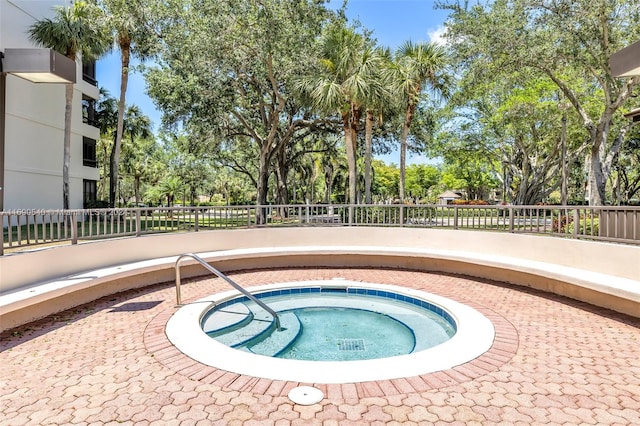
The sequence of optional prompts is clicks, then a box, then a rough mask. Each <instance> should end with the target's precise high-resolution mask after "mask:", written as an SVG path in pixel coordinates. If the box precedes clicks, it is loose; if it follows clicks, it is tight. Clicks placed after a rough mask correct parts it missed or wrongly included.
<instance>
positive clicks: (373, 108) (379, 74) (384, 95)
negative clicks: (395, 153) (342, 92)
mask: <svg viewBox="0 0 640 426" xmlns="http://www.w3.org/2000/svg"><path fill="white" fill-rule="evenodd" d="M374 54H375V55H377V56H378V57H377V58H376V59H375V60H376V61H377V62H378V63H379V64H380V67H379V68H377V69H374V74H372V75H371V76H369V78H370V80H371V90H370V91H369V94H368V96H367V99H366V115H365V125H364V129H365V130H364V146H365V151H364V199H365V203H366V204H371V183H372V179H373V177H372V174H373V169H372V166H371V161H372V159H373V146H372V145H373V128H374V125H375V123H376V120H377V122H378V124H379V125H380V124H382V120H383V110H384V109H385V106H386V105H388V104H389V103H390V102H391V96H392V95H391V92H390V90H389V81H388V73H385V72H384V67H383V66H382V65H383V64H384V66H388V64H389V63H390V62H391V51H390V50H389V49H388V48H384V49H383V48H377V49H376V50H375V51H374Z"/></svg>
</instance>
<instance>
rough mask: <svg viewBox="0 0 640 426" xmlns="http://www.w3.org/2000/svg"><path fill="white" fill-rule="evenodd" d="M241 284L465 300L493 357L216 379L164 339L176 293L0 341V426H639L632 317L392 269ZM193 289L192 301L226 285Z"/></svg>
mask: <svg viewBox="0 0 640 426" xmlns="http://www.w3.org/2000/svg"><path fill="white" fill-rule="evenodd" d="M230 275H231V276H232V277H233V278H234V279H235V280H236V281H238V282H239V283H240V284H241V285H244V286H247V287H249V286H252V285H257V284H265V283H271V282H281V281H297V280H315V279H328V278H335V277H343V278H346V279H353V280H361V281H368V282H377V283H384V284H396V285H403V286H407V287H411V288H416V289H421V290H424V291H428V292H432V293H436V294H440V295H443V296H446V297H450V298H452V299H455V300H458V301H461V302H463V303H467V304H470V305H472V306H473V307H475V308H476V309H478V310H480V311H481V312H483V313H484V314H485V315H486V316H487V317H489V318H490V319H491V320H492V321H493V323H494V325H495V327H496V332H497V333H496V340H495V342H494V345H493V346H492V348H491V349H490V350H489V351H488V352H487V353H485V354H484V355H482V356H481V357H479V358H477V359H475V360H473V361H471V362H469V363H466V364H464V365H462V366H458V367H456V368H454V369H452V370H448V371H442V372H438V373H432V374H427V375H423V376H419V377H409V378H403V379H397V380H386V381H378V382H365V383H356V384H343V385H322V384H315V385H314V386H317V387H319V388H320V389H322V390H323V391H324V393H325V399H324V400H322V401H321V402H320V403H318V404H315V405H312V406H309V407H305V406H299V405H296V404H294V403H293V402H291V401H290V400H289V399H288V398H287V397H286V394H287V392H288V391H289V390H290V389H291V388H292V387H293V386H297V385H298V384H297V383H291V382H282V381H270V380H266V379H259V378H253V377H248V376H242V375H237V374H233V373H229V372H224V371H219V370H217V369H215V368H213V367H208V366H203V365H200V364H198V363H196V362H195V361H192V360H190V359H189V358H187V357H186V356H185V355H183V354H181V353H180V352H178V351H176V350H175V349H174V348H172V347H171V346H170V344H168V341H167V340H166V337H165V336H164V332H163V324H164V323H165V322H166V320H167V319H168V317H169V316H170V315H171V314H172V313H173V312H174V309H175V308H174V306H173V305H174V299H175V289H174V287H173V286H172V285H171V284H170V283H169V284H164V285H157V286H151V287H148V288H146V289H143V290H136V291H130V292H126V293H121V294H117V295H113V296H110V297H106V298H103V299H100V300H98V301H96V302H93V303H91V304H88V305H84V306H81V307H78V308H76V309H72V310H70V311H66V312H63V313H60V314H57V315H54V316H51V317H49V318H45V319H43V320H40V321H37V322H34V323H31V324H28V325H26V326H23V327H20V328H17V329H14V330H11V331H8V332H5V333H3V334H2V335H0V338H1V345H0V350H2V352H1V353H0V367H1V368H0V424H2V425H23V424H32V425H40V424H107V423H114V424H115V423H123V422H124V423H127V424H141V425H142V424H144V425H148V424H149V425H150V424H153V425H156V424H157V425H165V424H180V423H184V424H202V425H211V424H219V425H235V424H244V425H330V424H338V425H350V424H354V425H363V424H371V425H375V424H379V425H391V424H433V423H458V424H493V423H503V424H545V423H550V424H640V320H637V319H632V318H629V317H626V316H623V315H618V314H615V313H612V312H610V311H606V310H603V309H597V308H594V307H591V306H588V305H584V304H580V303H576V302H572V301H568V300H567V299H564V298H560V297H556V296H551V295H547V294H543V293H539V292H533V291H527V290H525V289H521V288H516V287H512V286H508V285H502V284H499V283H492V282H487V281H482V280H476V279H471V278H465V277H456V276H450V275H441V274H430V273H423V272H413V271H402V270H377V269H366V270H364V269H311V268H310V269H287V270H277V271H276V270H274V271H271V270H266V271H248V272H237V273H234V274H230ZM225 285H226V284H224V283H223V282H221V280H219V279H204V280H199V281H192V282H190V283H188V284H186V285H185V286H184V287H183V295H184V296H185V298H188V299H191V300H193V299H195V298H199V297H202V296H204V295H206V294H209V293H214V292H217V291H221V290H225V291H226V290H228V288H227V287H225Z"/></svg>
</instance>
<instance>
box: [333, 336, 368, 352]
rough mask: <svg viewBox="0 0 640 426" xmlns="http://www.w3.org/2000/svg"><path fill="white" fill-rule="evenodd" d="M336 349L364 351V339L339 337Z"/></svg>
mask: <svg viewBox="0 0 640 426" xmlns="http://www.w3.org/2000/svg"><path fill="white" fill-rule="evenodd" d="M338 349H339V350H341V351H366V350H367V348H366V347H365V345H364V339H340V340H338Z"/></svg>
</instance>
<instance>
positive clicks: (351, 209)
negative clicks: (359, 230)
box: [349, 204, 353, 226]
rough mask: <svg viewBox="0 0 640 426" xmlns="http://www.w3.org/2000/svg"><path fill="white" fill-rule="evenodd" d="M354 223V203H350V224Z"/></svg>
mask: <svg viewBox="0 0 640 426" xmlns="http://www.w3.org/2000/svg"><path fill="white" fill-rule="evenodd" d="M351 225H353V204H349V226H351Z"/></svg>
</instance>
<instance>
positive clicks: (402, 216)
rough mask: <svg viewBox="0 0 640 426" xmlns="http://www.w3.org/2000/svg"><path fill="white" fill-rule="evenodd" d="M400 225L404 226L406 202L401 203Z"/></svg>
mask: <svg viewBox="0 0 640 426" xmlns="http://www.w3.org/2000/svg"><path fill="white" fill-rule="evenodd" d="M400 226H401V227H402V226H404V204H401V205H400Z"/></svg>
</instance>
